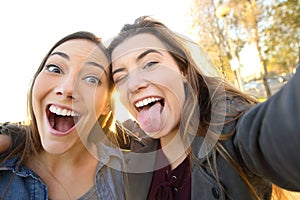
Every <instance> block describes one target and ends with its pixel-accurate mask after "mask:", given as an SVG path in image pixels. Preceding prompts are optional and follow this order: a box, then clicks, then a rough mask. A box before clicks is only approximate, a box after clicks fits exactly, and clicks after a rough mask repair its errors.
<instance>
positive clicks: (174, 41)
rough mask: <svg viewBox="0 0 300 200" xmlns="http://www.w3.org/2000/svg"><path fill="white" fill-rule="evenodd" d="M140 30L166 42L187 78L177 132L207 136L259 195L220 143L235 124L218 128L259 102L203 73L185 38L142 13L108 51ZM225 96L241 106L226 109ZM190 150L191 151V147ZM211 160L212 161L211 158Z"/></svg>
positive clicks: (186, 135)
mask: <svg viewBox="0 0 300 200" xmlns="http://www.w3.org/2000/svg"><path fill="white" fill-rule="evenodd" d="M141 33H150V34H152V35H154V36H156V37H157V38H158V39H159V40H160V41H161V42H162V43H163V44H164V45H165V47H166V48H167V50H168V51H169V53H170V55H171V56H172V57H173V59H174V60H175V61H176V62H177V64H178V66H179V68H180V70H181V71H182V72H183V74H184V75H185V77H186V79H187V81H186V83H185V93H186V100H185V104H184V107H183V110H184V111H185V112H183V116H182V120H181V125H180V129H181V130H180V134H181V137H182V138H183V140H184V141H185V140H186V139H187V138H189V137H188V134H191V133H192V134H195V135H200V136H202V137H206V136H208V141H211V142H214V144H215V145H214V147H213V148H214V149H213V150H214V151H218V152H219V153H220V155H221V156H223V158H224V159H225V160H226V161H227V162H229V163H230V164H231V166H232V167H233V168H234V169H235V170H236V171H237V172H238V173H239V174H240V176H241V177H242V178H243V179H244V181H245V183H246V184H247V185H248V187H249V189H250V190H251V191H252V193H253V195H254V196H255V197H256V198H257V199H259V198H260V197H259V196H258V194H257V192H256V190H255V188H254V187H253V185H252V184H251V182H250V181H249V180H248V178H247V176H246V174H245V172H244V171H243V170H242V168H241V166H239V164H238V163H237V162H236V161H235V160H234V159H233V158H232V156H231V155H230V154H229V153H228V152H227V150H226V149H225V148H224V147H223V145H222V144H221V141H223V140H227V139H229V138H231V137H232V135H233V134H234V133H235V128H234V127H232V129H230V130H227V131H228V132H226V134H221V132H222V133H223V126H224V125H226V124H229V123H234V122H235V121H237V120H238V118H239V117H240V116H241V115H242V114H243V113H244V112H245V111H246V110H247V109H249V108H250V107H252V106H253V105H255V104H256V103H258V101H257V100H256V99H254V98H252V97H251V96H249V95H247V94H245V93H243V92H242V91H240V90H239V89H237V88H236V87H234V86H233V85H232V84H231V83H230V82H229V81H228V80H226V79H223V78H221V77H218V76H214V77H213V76H208V75H205V73H204V72H203V71H202V70H201V69H200V68H199V67H197V64H196V62H195V60H194V59H193V57H192V55H191V52H190V51H188V46H187V45H186V44H187V42H188V41H187V40H186V39H185V38H184V37H181V36H180V35H178V34H176V33H174V32H172V31H171V30H170V29H169V28H168V27H166V26H165V25H164V24H163V23H161V22H159V21H157V20H155V19H152V18H151V17H149V16H142V17H140V18H138V19H136V20H135V22H134V23H133V24H125V25H124V26H123V28H122V29H121V31H120V33H119V35H118V36H117V37H115V38H114V39H113V41H112V42H111V44H110V45H109V47H108V50H109V52H110V53H112V52H113V50H114V49H115V48H116V47H117V46H118V45H119V44H121V43H122V42H124V41H125V40H126V39H128V38H130V37H132V36H134V35H137V34H141ZM199 56H200V55H199ZM187 83H188V84H187ZM227 98H229V99H233V98H238V99H239V103H240V104H242V105H243V109H242V110H238V109H236V110H234V111H233V112H226V106H227V105H226V99H227ZM220 102H221V103H220ZM224 102H225V104H224ZM224 108H225V109H224ZM232 109H234V108H232ZM215 116H217V117H215ZM185 142H186V141H185ZM189 152H190V153H191V154H192V151H189ZM191 154H190V155H191ZM191 156H193V155H191ZM212 162H213V163H214V161H212ZM214 169H215V168H214V167H213V166H211V170H212V173H213V174H217V172H216V170H214ZM217 177H218V176H217V175H216V176H215V178H216V179H217ZM217 181H218V180H217Z"/></svg>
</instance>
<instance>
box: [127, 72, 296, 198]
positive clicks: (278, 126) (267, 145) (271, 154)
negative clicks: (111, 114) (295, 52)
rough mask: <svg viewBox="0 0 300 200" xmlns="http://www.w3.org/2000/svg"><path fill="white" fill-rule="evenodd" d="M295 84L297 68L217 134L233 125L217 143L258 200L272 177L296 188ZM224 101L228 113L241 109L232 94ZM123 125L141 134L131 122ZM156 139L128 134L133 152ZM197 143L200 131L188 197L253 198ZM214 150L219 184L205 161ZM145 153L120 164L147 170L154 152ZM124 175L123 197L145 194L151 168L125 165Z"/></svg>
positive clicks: (239, 180)
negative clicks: (201, 153) (272, 92)
mask: <svg viewBox="0 0 300 200" xmlns="http://www.w3.org/2000/svg"><path fill="white" fill-rule="evenodd" d="M297 87H300V70H299V69H298V70H297V72H296V74H295V75H294V77H293V78H292V79H291V80H290V81H289V82H288V83H287V84H286V85H285V86H284V87H283V88H282V89H281V90H280V91H279V92H278V93H277V94H275V95H274V96H272V97H271V98H270V99H268V100H267V101H266V102H264V103H260V104H258V105H256V106H254V107H252V108H251V109H249V110H248V111H247V112H246V113H245V114H243V116H241V117H240V118H239V120H238V121H237V122H232V123H229V124H227V125H225V126H224V127H223V131H222V134H226V133H228V132H230V130H232V129H233V128H236V132H235V134H234V135H233V137H231V139H228V140H226V141H223V142H221V143H222V145H223V146H224V147H225V149H226V150H227V152H229V154H230V155H231V157H232V158H233V159H234V160H235V161H236V162H237V163H238V164H239V165H240V166H241V167H242V168H243V171H244V172H245V174H246V176H247V178H248V180H249V181H250V183H251V184H252V185H253V186H254V188H255V190H256V192H257V194H258V195H259V196H260V197H261V199H270V197H271V183H272V182H273V183H275V184H277V185H278V186H280V187H283V188H285V189H289V190H294V191H300V159H299V151H300V89H299V88H297ZM226 105H227V106H226V110H227V112H229V113H232V114H235V112H240V111H242V110H244V109H245V106H244V105H243V104H241V103H240V100H239V99H238V98H234V99H232V98H227V100H226ZM125 125H127V126H130V128H129V129H132V131H133V132H139V134H142V130H141V129H140V128H139V127H138V126H137V125H135V124H129V125H128V124H125ZM157 144H158V141H157V140H152V139H144V140H142V141H139V140H136V139H132V140H131V149H132V150H133V151H134V152H136V153H145V152H148V153H149V152H155V150H156V149H157ZM202 144H203V138H202V137H200V136H197V137H195V139H194V141H193V143H192V150H193V153H194V154H195V155H196V156H195V157H193V158H192V199H205V200H208V199H234V200H235V199H245V200H246V199H255V198H254V196H253V195H252V193H251V191H250V190H249V187H248V186H247V185H246V184H245V181H244V180H243V179H242V178H241V176H240V175H239V174H238V173H237V171H236V170H235V169H234V168H233V167H232V165H231V164H229V163H228V162H227V161H225V159H224V158H223V157H222V156H221V155H220V154H219V153H218V152H217V151H214V150H213V151H211V152H210V153H209V155H208V157H203V158H202V157H200V158H199V157H197V155H198V153H199V151H200V147H201V145H202ZM214 153H215V155H216V167H217V172H218V180H219V183H218V182H217V180H216V179H215V178H214V176H213V174H212V172H211V170H210V167H209V165H208V161H209V160H210V161H211V158H212V155H213V154H214ZM151 155H152V156H148V157H147V159H143V156H140V157H136V158H133V157H128V158H127V159H125V163H126V165H127V167H128V168H132V167H133V166H137V167H138V166H141V165H143V166H144V165H147V166H149V169H150V168H151V167H153V166H154V163H155V157H156V156H155V153H153V154H151ZM208 159H209V160H208ZM211 162H212V161H211ZM141 167H142V166H141ZM125 177H126V179H125V180H126V181H127V183H125V187H126V189H125V192H126V197H127V198H126V199H130V200H135V199H136V200H143V199H146V198H147V195H148V191H149V187H150V185H151V180H152V171H151V170H149V171H148V172H147V173H143V172H142V173H135V172H133V171H130V170H129V171H128V172H127V173H126V176H125Z"/></svg>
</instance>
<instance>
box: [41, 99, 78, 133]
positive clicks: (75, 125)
mask: <svg viewBox="0 0 300 200" xmlns="http://www.w3.org/2000/svg"><path fill="white" fill-rule="evenodd" d="M52 105H53V106H55V107H58V108H61V109H67V110H71V111H74V112H75V114H76V117H78V120H76V122H75V124H74V126H73V127H72V128H70V129H69V130H67V131H58V130H55V129H54V128H53V127H52V126H51V124H50V122H49V113H50V110H49V108H50V106H52ZM45 112H46V121H47V126H48V128H49V131H50V133H51V134H53V135H56V136H65V135H68V134H69V133H70V132H72V131H73V130H74V129H75V128H76V127H77V124H78V122H79V121H80V114H79V112H78V111H75V110H74V109H72V108H70V107H69V106H63V105H58V104H48V105H47V106H46V111H45Z"/></svg>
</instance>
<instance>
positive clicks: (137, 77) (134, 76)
mask: <svg viewBox="0 0 300 200" xmlns="http://www.w3.org/2000/svg"><path fill="white" fill-rule="evenodd" d="M148 84H149V83H148V81H146V80H145V79H144V78H143V76H141V74H139V73H137V71H131V72H130V74H129V75H128V82H127V86H128V89H129V91H130V93H137V92H139V91H140V90H142V89H145V88H147V87H148Z"/></svg>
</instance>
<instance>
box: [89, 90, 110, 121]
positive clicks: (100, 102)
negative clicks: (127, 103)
mask: <svg viewBox="0 0 300 200" xmlns="http://www.w3.org/2000/svg"><path fill="white" fill-rule="evenodd" d="M94 94H95V95H93V96H91V97H90V99H91V102H90V105H93V106H92V107H91V110H92V111H93V112H94V113H95V116H96V117H97V118H98V117H99V116H100V115H102V114H104V115H105V114H107V105H109V93H108V90H98V91H97V90H95V91H94Z"/></svg>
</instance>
